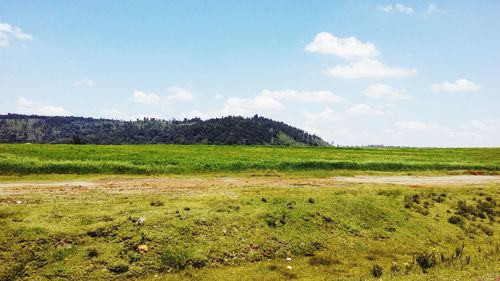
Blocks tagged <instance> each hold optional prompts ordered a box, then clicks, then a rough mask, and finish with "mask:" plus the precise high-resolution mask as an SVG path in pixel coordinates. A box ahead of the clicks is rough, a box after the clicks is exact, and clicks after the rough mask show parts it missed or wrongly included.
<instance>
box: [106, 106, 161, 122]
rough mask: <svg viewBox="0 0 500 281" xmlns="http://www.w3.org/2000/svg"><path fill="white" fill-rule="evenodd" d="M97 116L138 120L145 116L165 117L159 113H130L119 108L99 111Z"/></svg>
mask: <svg viewBox="0 0 500 281" xmlns="http://www.w3.org/2000/svg"><path fill="white" fill-rule="evenodd" d="M97 116H100V117H102V118H108V119H116V120H137V119H139V120H141V119H144V118H155V119H164V117H161V116H160V115H157V114H149V113H147V114H146V113H139V114H129V113H126V112H123V111H121V110H118V109H104V110H101V111H99V112H98V113H97Z"/></svg>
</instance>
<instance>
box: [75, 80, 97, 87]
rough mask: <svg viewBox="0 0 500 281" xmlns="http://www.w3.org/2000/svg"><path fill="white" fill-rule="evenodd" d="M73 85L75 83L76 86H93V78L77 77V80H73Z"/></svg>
mask: <svg viewBox="0 0 500 281" xmlns="http://www.w3.org/2000/svg"><path fill="white" fill-rule="evenodd" d="M73 85H75V86H77V87H93V86H94V80H92V79H89V78H84V79H79V80H75V81H74V82H73Z"/></svg>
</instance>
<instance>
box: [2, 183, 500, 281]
mask: <svg viewBox="0 0 500 281" xmlns="http://www.w3.org/2000/svg"><path fill="white" fill-rule="evenodd" d="M499 187H500V186H499V185H498V184H488V185H481V186H478V185H471V186H462V187H448V188H444V187H441V188H423V189H414V188H409V187H403V186H393V185H369V184H348V183H344V184H337V185H336V186H332V187H327V188H315V187H309V186H304V187H295V188H276V187H272V186H255V187H245V188H235V187H232V188H230V187H225V188H222V187H211V188H205V189H175V190H171V191H166V192H162V193H143V194H128V193H108V192H102V191H101V192H99V191H92V190H90V191H87V192H79V193H71V192H70V193H67V192H61V193H52V194H44V193H41V194H34V193H32V194H30V193H27V194H23V195H16V194H4V195H0V280H12V279H16V278H20V279H34V280H45V279H50V280H53V279H62V280H64V279H67V280H98V279H116V280H122V279H126V278H130V279H144V280H147V279H153V278H155V276H157V277H158V278H161V279H172V280H221V279H228V280H233V279H235V278H236V277H235V276H239V277H238V279H239V280H283V279H297V278H298V279H307V280H331V279H338V280H360V279H372V278H374V277H373V272H372V269H373V268H374V266H379V267H380V268H381V272H382V276H383V278H384V279H387V280H433V279H434V280H457V279H458V280H477V279H478V278H481V280H495V278H498V277H499V276H500V263H499V262H498V261H499V259H500V239H499V233H500V224H499V223H498V222H497V221H498V219H499V218H500V213H499V212H500V210H499V206H498V203H497V202H499V201H500V189H499ZM16 201H17V202H16ZM459 201H462V202H465V204H464V203H459ZM450 221H451V222H450ZM145 246H146V247H147V249H145ZM287 258H291V260H290V261H287V260H286V259H287ZM288 266H290V267H291V269H289V268H287V267H288ZM424 270H425V271H426V272H427V273H423V271H424Z"/></svg>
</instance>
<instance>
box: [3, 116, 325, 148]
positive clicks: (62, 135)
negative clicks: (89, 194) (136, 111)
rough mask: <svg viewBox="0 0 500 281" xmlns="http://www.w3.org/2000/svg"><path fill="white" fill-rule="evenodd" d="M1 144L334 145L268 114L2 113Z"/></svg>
mask: <svg viewBox="0 0 500 281" xmlns="http://www.w3.org/2000/svg"><path fill="white" fill-rule="evenodd" d="M0 142H1V143H73V144H154V143H171V144H270V145H274V144H275V145H308V146H325V145H328V143H326V142H325V141H323V140H322V139H321V138H319V137H317V136H315V135H311V134H308V133H306V132H304V131H302V130H300V129H297V128H294V127H292V126H289V125H287V124H285V123H283V122H277V121H273V120H271V119H267V118H264V117H259V116H257V115H256V116H254V117H253V118H243V117H233V116H229V117H224V118H215V119H209V120H205V121H203V120H201V119H199V118H194V119H184V120H182V121H178V120H160V119H153V118H145V119H143V120H137V121H120V120H111V119H94V118H84V117H49V116H37V115H21V114H7V115H0Z"/></svg>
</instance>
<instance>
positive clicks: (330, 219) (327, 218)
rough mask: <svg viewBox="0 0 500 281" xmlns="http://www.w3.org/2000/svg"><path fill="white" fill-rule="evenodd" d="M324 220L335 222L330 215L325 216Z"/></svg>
mask: <svg viewBox="0 0 500 281" xmlns="http://www.w3.org/2000/svg"><path fill="white" fill-rule="evenodd" d="M323 221H324V222H326V223H330V222H333V219H332V218H331V217H328V216H323Z"/></svg>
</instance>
